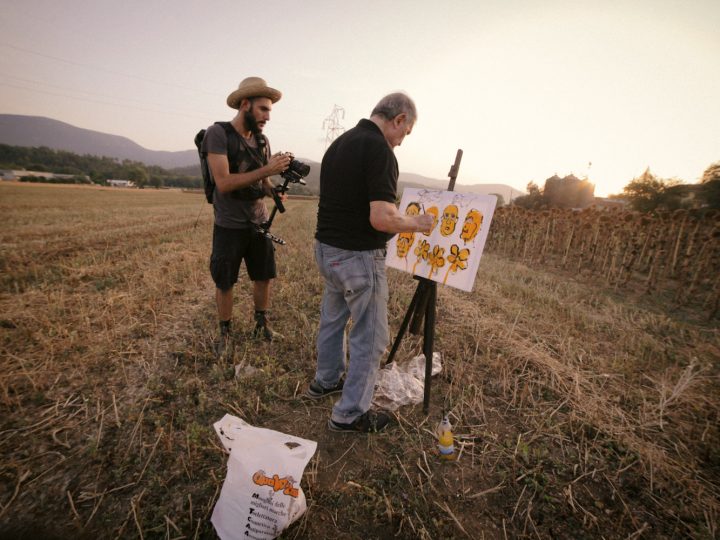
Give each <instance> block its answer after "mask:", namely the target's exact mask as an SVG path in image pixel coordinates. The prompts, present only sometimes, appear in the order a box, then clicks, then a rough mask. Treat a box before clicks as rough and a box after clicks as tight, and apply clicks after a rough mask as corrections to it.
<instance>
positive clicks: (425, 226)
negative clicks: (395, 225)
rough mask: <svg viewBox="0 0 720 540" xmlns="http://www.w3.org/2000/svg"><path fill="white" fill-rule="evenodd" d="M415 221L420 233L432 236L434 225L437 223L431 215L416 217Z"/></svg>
mask: <svg viewBox="0 0 720 540" xmlns="http://www.w3.org/2000/svg"><path fill="white" fill-rule="evenodd" d="M415 221H416V222H417V227H418V229H417V230H418V231H419V232H422V233H425V234H430V232H431V231H432V227H433V223H435V218H434V217H433V216H431V215H430V214H422V215H420V216H415Z"/></svg>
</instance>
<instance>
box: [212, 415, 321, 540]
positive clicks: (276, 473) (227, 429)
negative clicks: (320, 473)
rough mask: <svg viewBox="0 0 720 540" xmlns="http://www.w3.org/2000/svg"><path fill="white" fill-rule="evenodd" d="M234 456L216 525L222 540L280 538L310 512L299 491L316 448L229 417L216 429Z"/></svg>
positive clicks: (217, 508)
mask: <svg viewBox="0 0 720 540" xmlns="http://www.w3.org/2000/svg"><path fill="white" fill-rule="evenodd" d="M214 427H215V431H216V433H217V434H218V437H220V440H221V442H222V444H223V446H224V447H225V449H226V450H227V451H228V452H230V457H229V459H228V471H227V476H226V477H225V482H224V483H223V487H222V490H221V491H220V497H219V498H218V500H217V503H215V508H214V510H213V514H212V518H211V521H212V524H213V526H214V527H215V531H216V532H217V534H218V536H219V537H220V538H221V539H222V540H240V539H243V540H248V539H251V540H252V539H270V538H276V537H277V536H279V535H280V533H281V532H282V531H283V530H284V529H286V528H287V527H288V526H290V524H291V523H293V522H294V521H295V520H296V519H298V518H299V517H300V516H301V515H302V514H303V513H304V512H305V510H306V509H307V503H306V501H305V493H303V490H302V488H301V487H300V478H301V477H302V474H303V471H304V470H305V466H306V465H307V463H308V461H310V458H311V457H312V455H313V454H314V453H315V450H316V448H317V443H316V442H315V441H309V440H307V439H301V438H300V437H295V436H293V435H287V434H285V433H280V432H279V431H273V430H271V429H264V428H258V427H255V426H251V425H250V424H248V423H247V422H245V421H244V420H241V419H240V418H237V417H235V416H232V415H229V414H226V415H225V416H224V417H223V418H222V419H221V420H220V421H218V422H216V423H215V424H214Z"/></svg>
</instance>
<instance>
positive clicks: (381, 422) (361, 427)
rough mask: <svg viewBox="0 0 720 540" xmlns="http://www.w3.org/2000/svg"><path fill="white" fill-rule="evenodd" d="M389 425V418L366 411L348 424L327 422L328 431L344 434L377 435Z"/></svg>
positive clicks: (380, 413)
mask: <svg viewBox="0 0 720 540" xmlns="http://www.w3.org/2000/svg"><path fill="white" fill-rule="evenodd" d="M389 423H390V416H388V415H387V414H385V413H384V412H380V411H377V412H376V411H368V412H366V413H365V414H363V415H362V416H360V417H359V418H357V419H356V420H355V421H354V422H352V423H350V424H341V423H340V422H335V421H334V420H333V419H332V418H331V419H330V420H328V428H329V429H330V431H340V432H346V433H378V432H380V431H382V430H383V429H385V428H386V427H387V425H388V424H389Z"/></svg>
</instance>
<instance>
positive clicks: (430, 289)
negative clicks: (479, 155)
mask: <svg viewBox="0 0 720 540" xmlns="http://www.w3.org/2000/svg"><path fill="white" fill-rule="evenodd" d="M462 155H463V151H462V150H460V149H458V151H457V154H456V155H455V163H454V164H453V165H452V166H451V167H450V172H449V173H448V176H449V177H450V182H449V183H448V188H447V190H448V191H454V190H455V180H456V179H457V175H458V170H459V169H460V160H461V159H462ZM414 278H415V279H417V280H418V286H417V289H415V294H414V295H413V297H412V300H411V301H410V305H409V306H408V310H407V312H406V313H405V317H404V318H403V321H402V324H400V330H399V331H398V335H397V337H396V338H395V341H394V343H393V346H392V349H390V354H389V355H388V359H387V360H386V362H385V365H388V364H389V363H390V362H392V360H393V358H394V357H395V353H396V352H397V350H398V347H399V346H400V341H402V338H403V336H404V335H405V332H406V331H407V328H408V325H409V324H410V333H412V334H414V335H419V334H420V325H421V324H422V323H423V318H424V319H425V325H424V326H423V354H424V355H425V389H424V395H423V412H424V413H425V414H427V413H428V410H429V408H430V377H431V375H432V355H433V346H434V342H435V311H436V307H437V306H436V303H437V283H436V282H435V281H433V280H431V279H427V278H424V277H420V276H414ZM411 320H412V324H411Z"/></svg>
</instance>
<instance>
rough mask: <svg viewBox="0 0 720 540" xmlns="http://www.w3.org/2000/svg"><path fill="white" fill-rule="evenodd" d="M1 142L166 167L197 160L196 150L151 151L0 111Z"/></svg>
mask: <svg viewBox="0 0 720 540" xmlns="http://www.w3.org/2000/svg"><path fill="white" fill-rule="evenodd" d="M0 144H8V145H11V146H29V147H38V146H47V147H48V148H52V149H53V150H65V151H68V152H74V153H76V154H81V155H85V154H90V155H94V156H107V157H113V158H118V159H121V160H122V159H129V160H131V161H140V162H142V163H145V164H146V165H157V166H159V167H164V168H166V169H172V168H175V167H185V166H188V165H194V164H196V163H197V151H196V150H183V151H180V152H165V151H158V150H148V149H147V148H143V147H142V146H140V145H139V144H137V143H135V142H133V141H131V140H130V139H128V138H126V137H120V136H118V135H110V134H108V133H101V132H99V131H93V130H90V129H84V128H79V127H75V126H73V125H70V124H66V123H65V122H60V121H59V120H53V119H51V118H45V117H42V116H23V115H17V114H0Z"/></svg>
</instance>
